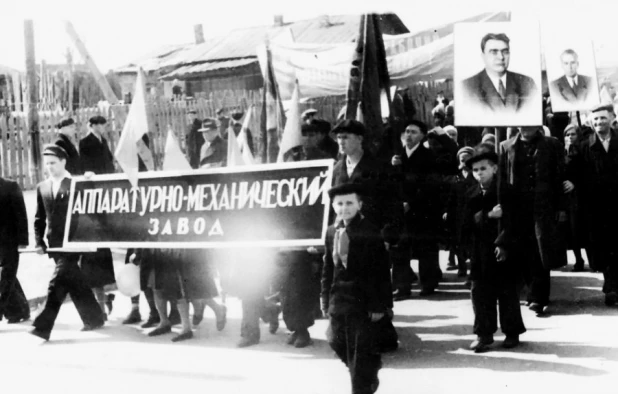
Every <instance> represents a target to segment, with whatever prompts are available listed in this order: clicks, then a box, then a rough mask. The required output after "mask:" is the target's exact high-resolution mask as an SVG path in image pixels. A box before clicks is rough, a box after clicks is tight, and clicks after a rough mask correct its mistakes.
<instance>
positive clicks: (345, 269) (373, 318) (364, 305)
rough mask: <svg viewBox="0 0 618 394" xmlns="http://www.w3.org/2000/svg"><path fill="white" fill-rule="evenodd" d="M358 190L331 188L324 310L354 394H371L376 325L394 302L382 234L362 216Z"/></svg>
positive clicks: (375, 383) (331, 340)
mask: <svg viewBox="0 0 618 394" xmlns="http://www.w3.org/2000/svg"><path fill="white" fill-rule="evenodd" d="M360 191H361V186H360V185H358V184H354V183H348V184H341V185H339V186H335V187H333V188H332V189H330V190H329V192H328V194H329V196H330V198H331V201H332V206H333V209H334V210H335V213H336V214H337V220H336V222H335V224H334V225H332V226H330V227H329V228H328V231H327V234H326V242H325V248H326V252H325V255H324V267H323V269H322V310H323V312H324V314H326V315H327V316H329V320H330V326H329V330H328V333H329V335H328V341H329V344H330V346H331V348H332V349H333V350H334V351H335V353H337V356H339V358H340V359H341V361H343V362H344V364H345V365H346V366H347V367H348V369H349V371H350V375H351V378H352V393H353V394H361V393H363V394H364V393H374V392H375V391H376V390H377V388H378V383H379V381H378V371H379V370H380V367H381V364H382V362H381V357H380V352H379V350H378V339H379V338H378V337H377V336H376V333H377V331H378V330H377V328H376V327H377V324H376V323H377V322H378V321H380V319H384V318H385V314H386V313H387V310H388V308H389V305H390V304H392V295H391V283H390V272H389V265H388V257H387V254H386V250H385V248H384V244H383V241H382V237H381V235H380V231H379V230H378V228H376V227H375V226H374V225H373V224H372V223H370V222H369V221H368V220H367V219H366V218H365V217H364V216H363V215H362V214H361V212H360V211H361V207H362V201H361V198H360Z"/></svg>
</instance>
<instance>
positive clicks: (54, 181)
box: [50, 170, 71, 197]
mask: <svg viewBox="0 0 618 394" xmlns="http://www.w3.org/2000/svg"><path fill="white" fill-rule="evenodd" d="M67 178H68V179H71V173H70V172H68V171H67V170H64V176H63V177H62V178H60V179H56V178H50V179H51V183H52V194H53V196H54V197H55V196H56V194H58V190H60V185H61V184H62V181H64V180H65V179H67Z"/></svg>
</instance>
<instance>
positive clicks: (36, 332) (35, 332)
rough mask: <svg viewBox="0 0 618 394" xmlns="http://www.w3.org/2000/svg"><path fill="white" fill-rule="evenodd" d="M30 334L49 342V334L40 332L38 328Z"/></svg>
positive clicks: (29, 332)
mask: <svg viewBox="0 0 618 394" xmlns="http://www.w3.org/2000/svg"><path fill="white" fill-rule="evenodd" d="M28 334H31V335H34V336H35V337H39V338H41V339H45V340H46V341H49V334H50V333H49V332H44V331H41V330H38V329H36V328H34V329H32V330H30V331H28Z"/></svg>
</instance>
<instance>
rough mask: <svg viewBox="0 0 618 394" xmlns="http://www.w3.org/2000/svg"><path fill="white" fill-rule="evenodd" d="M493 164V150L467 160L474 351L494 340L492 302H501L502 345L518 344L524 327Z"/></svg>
mask: <svg viewBox="0 0 618 394" xmlns="http://www.w3.org/2000/svg"><path fill="white" fill-rule="evenodd" d="M497 163H498V156H497V155H496V153H494V152H484V153H477V154H476V155H474V156H472V157H471V158H470V159H468V161H467V162H466V165H467V166H468V168H470V169H471V170H472V174H473V175H474V178H475V179H476V181H477V182H478V185H476V186H474V187H471V188H470V189H469V190H468V191H467V193H466V205H465V207H466V208H465V210H464V212H465V217H464V236H465V237H469V239H470V245H471V248H472V249H471V254H472V256H471V257H472V258H471V266H470V279H471V281H472V289H471V295H472V307H473V309H474V333H475V334H476V335H477V339H476V340H475V341H474V342H472V344H471V345H470V349H471V350H474V352H475V353H482V352H485V351H487V350H489V346H490V345H491V344H492V343H493V342H494V338H493V335H494V333H495V332H496V330H497V328H498V327H497V322H496V321H497V310H496V303H497V304H499V305H500V327H501V328H502V332H503V333H504V334H505V335H506V339H505V340H504V342H503V343H502V347H504V348H507V349H510V348H513V347H515V346H517V345H519V335H520V334H523V333H524V332H525V331H526V328H525V327H524V322H523V320H522V317H521V309H520V306H519V296H518V293H517V288H516V278H517V271H516V266H515V262H514V261H512V259H509V258H508V249H509V247H512V244H511V240H510V239H509V230H510V222H509V220H510V218H509V206H510V204H509V195H508V194H507V190H504V191H502V194H501V196H500V198H501V200H500V201H499V200H498V187H497V176H496V173H497V171H498V166H497ZM503 207H504V209H503Z"/></svg>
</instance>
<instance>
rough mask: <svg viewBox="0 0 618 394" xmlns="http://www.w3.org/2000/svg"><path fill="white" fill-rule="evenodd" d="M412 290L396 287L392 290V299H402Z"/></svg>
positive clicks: (410, 293)
mask: <svg viewBox="0 0 618 394" xmlns="http://www.w3.org/2000/svg"><path fill="white" fill-rule="evenodd" d="M411 295H412V292H411V291H410V290H401V289H397V290H395V291H393V301H402V300H405V299H408V298H410V296H411Z"/></svg>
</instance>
